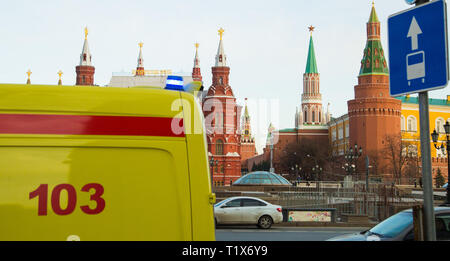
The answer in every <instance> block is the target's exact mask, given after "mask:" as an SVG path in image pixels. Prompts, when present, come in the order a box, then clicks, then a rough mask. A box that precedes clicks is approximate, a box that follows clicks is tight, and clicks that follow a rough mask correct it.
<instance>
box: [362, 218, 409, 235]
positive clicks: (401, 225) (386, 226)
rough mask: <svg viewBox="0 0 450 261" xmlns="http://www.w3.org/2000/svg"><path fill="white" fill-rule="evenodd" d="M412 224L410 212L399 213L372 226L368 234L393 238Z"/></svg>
mask: <svg viewBox="0 0 450 261" xmlns="http://www.w3.org/2000/svg"><path fill="white" fill-rule="evenodd" d="M412 222H413V216H412V213H411V212H400V213H397V214H395V215H393V216H392V217H390V218H388V219H386V220H384V221H383V222H381V223H380V224H378V225H376V226H374V227H373V228H372V229H370V230H369V232H371V233H373V234H377V235H380V236H382V237H395V236H397V235H398V234H400V232H402V231H403V230H404V229H405V228H406V227H408V226H409V225H411V224H412Z"/></svg>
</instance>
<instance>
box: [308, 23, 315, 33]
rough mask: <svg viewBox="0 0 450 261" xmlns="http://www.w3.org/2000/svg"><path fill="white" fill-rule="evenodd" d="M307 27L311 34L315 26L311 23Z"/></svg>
mask: <svg viewBox="0 0 450 261" xmlns="http://www.w3.org/2000/svg"><path fill="white" fill-rule="evenodd" d="M308 29H309V31H310V32H311V35H312V32H313V31H314V29H316V28H315V27H314V26H312V25H311V26H309V27H308Z"/></svg>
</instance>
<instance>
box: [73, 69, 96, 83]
mask: <svg viewBox="0 0 450 261" xmlns="http://www.w3.org/2000/svg"><path fill="white" fill-rule="evenodd" d="M75 71H76V73H77V81H76V85H94V73H95V67H94V66H86V65H79V66H77V67H75Z"/></svg>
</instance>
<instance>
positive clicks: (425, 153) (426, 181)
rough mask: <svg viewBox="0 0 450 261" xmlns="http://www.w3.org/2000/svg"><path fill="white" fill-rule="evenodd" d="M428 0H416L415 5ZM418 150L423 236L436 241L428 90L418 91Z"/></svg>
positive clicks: (426, 239) (427, 239)
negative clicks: (420, 157) (420, 165)
mask: <svg viewBox="0 0 450 261" xmlns="http://www.w3.org/2000/svg"><path fill="white" fill-rule="evenodd" d="M427 2H429V0H417V1H416V6H418V5H421V4H425V3H427ZM419 117H420V118H419V120H420V151H421V156H422V182H423V202H424V208H423V209H424V237H425V241H436V229H435V227H436V225H435V221H434V198H433V197H434V196H433V177H432V175H431V147H430V146H431V144H430V133H431V132H430V112H429V104H428V92H426V91H425V92H420V93H419Z"/></svg>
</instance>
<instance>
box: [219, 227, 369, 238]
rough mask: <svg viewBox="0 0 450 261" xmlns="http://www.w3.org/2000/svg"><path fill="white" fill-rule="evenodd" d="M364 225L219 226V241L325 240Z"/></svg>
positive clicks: (352, 231) (358, 229) (358, 228)
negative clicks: (261, 227)
mask: <svg viewBox="0 0 450 261" xmlns="http://www.w3.org/2000/svg"><path fill="white" fill-rule="evenodd" d="M367 229H369V228H364V227H272V228H270V229H268V230H264V229H259V228H257V227H256V226H245V227H239V226H233V227H225V226H224V227H218V228H217V229H216V240H217V241H325V240H327V239H329V238H332V237H335V236H339V235H344V234H349V233H357V232H361V231H363V230H367Z"/></svg>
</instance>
